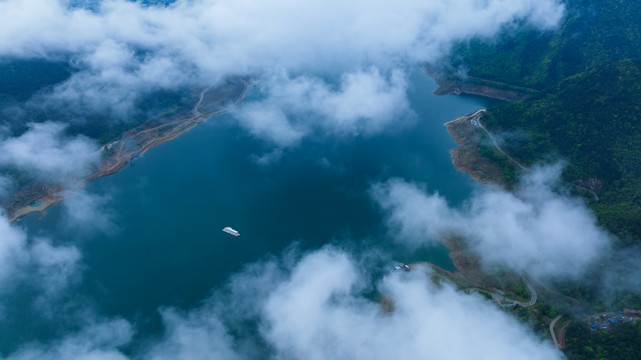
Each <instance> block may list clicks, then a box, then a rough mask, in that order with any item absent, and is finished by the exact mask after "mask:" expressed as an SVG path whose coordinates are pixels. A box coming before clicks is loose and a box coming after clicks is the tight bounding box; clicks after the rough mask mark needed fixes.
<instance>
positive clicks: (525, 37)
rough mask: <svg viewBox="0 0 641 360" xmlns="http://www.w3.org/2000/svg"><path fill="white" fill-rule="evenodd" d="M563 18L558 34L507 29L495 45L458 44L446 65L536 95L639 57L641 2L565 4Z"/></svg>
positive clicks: (583, 0)
mask: <svg viewBox="0 0 641 360" xmlns="http://www.w3.org/2000/svg"><path fill="white" fill-rule="evenodd" d="M564 4H565V6H566V18H565V20H564V22H563V23H562V24H561V25H560V28H559V29H558V30H556V31H551V32H544V33H541V32H539V31H537V30H534V29H531V28H530V27H529V26H528V24H515V25H514V27H517V28H518V30H519V31H515V29H514V27H510V28H507V29H505V31H504V32H503V34H502V36H501V37H500V38H499V40H483V39H473V40H471V41H469V42H465V43H461V44H459V45H458V46H457V47H456V48H455V49H454V51H453V53H452V56H451V57H450V58H449V59H448V61H447V64H448V65H449V66H451V67H453V68H463V69H466V70H467V74H468V75H470V76H471V77H472V79H473V78H480V79H484V80H492V81H498V82H502V83H507V84H511V85H515V86H522V87H527V88H533V89H538V90H546V89H554V88H555V87H556V85H557V84H558V82H559V81H560V80H563V79H564V78H567V77H569V76H572V75H576V74H578V73H581V72H584V71H587V70H588V69H590V68H594V67H596V66H598V65H600V64H603V63H608V62H612V61H617V60H623V59H629V58H637V57H641V46H639V44H640V43H641V21H639V18H640V16H641V2H640V1H636V0H599V1H594V0H565V1H564Z"/></svg>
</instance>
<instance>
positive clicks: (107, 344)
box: [6, 320, 133, 360]
mask: <svg viewBox="0 0 641 360" xmlns="http://www.w3.org/2000/svg"><path fill="white" fill-rule="evenodd" d="M132 335H133V331H132V327H131V325H130V324H129V323H128V322H127V321H125V320H111V321H102V322H100V321H98V322H96V323H95V324H85V326H83V328H82V329H81V331H79V332H78V333H77V334H72V335H69V336H67V337H65V338H64V339H63V340H61V341H59V342H57V343H55V344H52V345H51V346H43V345H30V346H25V347H24V348H22V349H21V350H19V351H18V352H16V353H14V354H12V355H10V356H9V357H8V358H6V360H35V359H38V360H49V359H51V360H58V359H68V360H126V359H127V357H126V356H125V355H123V354H122V353H121V352H120V351H119V350H118V347H120V346H122V345H124V344H127V343H128V342H130V341H131V338H132Z"/></svg>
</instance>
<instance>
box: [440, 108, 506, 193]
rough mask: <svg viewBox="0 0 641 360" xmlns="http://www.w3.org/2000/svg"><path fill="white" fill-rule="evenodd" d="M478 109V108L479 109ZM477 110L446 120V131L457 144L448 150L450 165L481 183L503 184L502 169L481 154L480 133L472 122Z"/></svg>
mask: <svg viewBox="0 0 641 360" xmlns="http://www.w3.org/2000/svg"><path fill="white" fill-rule="evenodd" d="M479 111H480V110H479ZM477 115H478V111H476V112H474V113H472V114H468V115H465V116H461V117H458V118H456V119H454V120H451V121H448V122H446V123H445V124H444V125H445V127H447V132H448V133H449V134H450V136H451V137H452V139H454V141H455V142H456V143H457V144H458V145H459V146H458V147H456V148H454V149H452V150H450V155H451V157H452V165H454V168H455V169H456V170H458V171H461V172H464V173H466V174H468V175H469V176H470V177H471V178H472V180H474V181H476V182H479V183H481V184H496V185H500V186H505V184H504V183H503V181H502V174H503V169H502V168H501V167H499V166H497V165H496V164H494V163H492V162H490V161H489V160H488V159H487V158H485V157H484V156H482V154H481V148H480V147H479V141H480V139H481V135H482V134H481V133H480V132H479V130H478V129H477V127H475V126H474V125H473V124H472V120H473V119H474V117H475V116H477Z"/></svg>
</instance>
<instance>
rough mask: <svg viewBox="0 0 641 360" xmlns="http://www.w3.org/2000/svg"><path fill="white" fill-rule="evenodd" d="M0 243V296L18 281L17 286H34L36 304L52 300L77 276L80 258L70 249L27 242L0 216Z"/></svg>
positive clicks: (22, 234) (74, 250)
mask: <svg viewBox="0 0 641 360" xmlns="http://www.w3.org/2000/svg"><path fill="white" fill-rule="evenodd" d="M0 239H2V241H0V293H6V292H9V291H11V289H13V287H14V286H16V285H18V284H17V281H19V282H20V284H21V286H25V285H26V286H35V287H36V288H37V290H38V293H39V294H40V295H39V296H40V298H41V299H40V300H44V299H46V300H52V299H54V298H55V297H57V296H58V295H59V294H60V293H61V292H62V291H64V290H66V289H67V288H68V286H69V285H70V284H71V283H72V282H73V280H74V279H77V278H78V276H79V274H78V271H77V270H78V263H79V262H80V257H81V256H80V252H79V251H78V249H76V248H75V247H73V246H65V245H59V246H56V245H53V244H52V243H51V241H49V240H47V239H43V238H40V239H29V237H28V236H27V234H26V233H25V232H24V231H23V230H22V229H20V228H18V227H16V226H15V225H12V224H11V223H9V220H8V219H7V218H6V217H5V216H0ZM36 301H38V300H36ZM24 305H25V306H26V305H27V304H24Z"/></svg>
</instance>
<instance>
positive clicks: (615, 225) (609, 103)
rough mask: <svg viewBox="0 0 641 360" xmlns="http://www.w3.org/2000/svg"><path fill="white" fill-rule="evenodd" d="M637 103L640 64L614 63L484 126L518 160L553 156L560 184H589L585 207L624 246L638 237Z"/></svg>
mask: <svg viewBox="0 0 641 360" xmlns="http://www.w3.org/2000/svg"><path fill="white" fill-rule="evenodd" d="M640 99H641V59H636V60H622V61H618V62H614V63H610V64H605V65H602V66H599V67H597V68H595V69H593V70H591V71H588V72H584V73H581V74H578V75H575V76H572V77H570V78H568V79H566V80H564V81H562V82H561V83H559V85H557V88H556V89H555V91H552V92H550V93H547V94H544V95H539V96H537V97H534V98H530V99H527V100H524V101H521V102H516V103H511V104H507V105H504V106H500V107H497V108H494V109H492V110H491V111H490V112H489V113H488V115H486V116H485V118H484V122H485V123H486V125H487V126H488V127H489V128H490V129H492V130H493V131H495V132H498V133H511V134H513V136H511V137H509V140H507V141H506V144H505V147H506V149H507V151H508V152H509V153H510V154H511V155H513V156H514V157H516V158H518V159H520V160H521V161H523V162H525V163H529V164H533V163H536V162H540V161H544V160H546V159H555V158H559V157H560V158H561V159H564V160H566V161H567V162H568V166H567V168H566V171H565V174H564V175H565V178H566V180H567V181H568V182H572V183H585V182H587V181H589V179H596V180H597V181H596V182H595V181H593V182H595V183H597V184H598V185H597V186H596V187H597V188H595V189H594V190H596V191H597V193H598V196H599V201H598V202H597V201H594V200H592V199H591V200H590V205H591V207H592V209H593V210H594V211H595V212H596V214H597V216H598V218H599V220H600V221H601V223H602V224H603V225H605V226H606V227H607V228H609V229H610V230H612V231H614V232H615V233H617V234H619V235H620V236H622V237H623V238H625V239H627V240H628V241H630V242H631V241H633V240H634V239H640V238H641V101H640ZM581 180H583V182H581ZM599 183H600V184H599ZM599 188H600V189H599Z"/></svg>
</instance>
